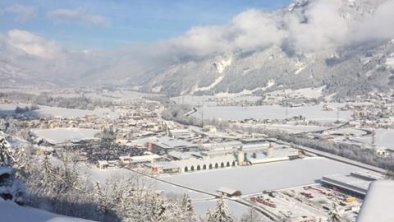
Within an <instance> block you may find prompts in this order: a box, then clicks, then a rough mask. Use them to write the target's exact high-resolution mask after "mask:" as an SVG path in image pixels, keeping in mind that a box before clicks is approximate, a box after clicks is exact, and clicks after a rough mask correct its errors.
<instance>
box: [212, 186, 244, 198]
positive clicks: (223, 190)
mask: <svg viewBox="0 0 394 222" xmlns="http://www.w3.org/2000/svg"><path fill="white" fill-rule="evenodd" d="M216 192H217V193H219V194H220V195H222V196H225V197H239V196H241V195H242V193H241V191H239V190H236V189H233V188H229V187H220V188H219V189H217V190H216Z"/></svg>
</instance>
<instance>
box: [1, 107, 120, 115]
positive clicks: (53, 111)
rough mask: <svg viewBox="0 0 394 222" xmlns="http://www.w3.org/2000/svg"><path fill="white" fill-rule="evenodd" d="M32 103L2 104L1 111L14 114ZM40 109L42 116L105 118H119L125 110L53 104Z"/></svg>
mask: <svg viewBox="0 0 394 222" xmlns="http://www.w3.org/2000/svg"><path fill="white" fill-rule="evenodd" d="M30 105H31V104H0V113H7V114H12V113H13V112H14V111H15V108H16V107H18V106H19V107H22V108H23V107H26V106H28V107H29V106H30ZM39 107H40V108H39V109H38V110H35V111H34V112H35V113H37V114H39V115H41V116H51V117H58V118H78V117H84V116H86V115H96V116H98V117H103V118H117V117H118V116H119V115H120V114H121V113H122V112H123V111H124V110H122V109H116V110H111V109H108V108H98V109H95V110H85V109H68V108H61V107H51V106H39Z"/></svg>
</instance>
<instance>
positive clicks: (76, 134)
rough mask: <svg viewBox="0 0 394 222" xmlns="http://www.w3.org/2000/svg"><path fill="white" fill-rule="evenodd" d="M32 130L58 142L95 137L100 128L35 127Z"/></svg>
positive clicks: (51, 140)
mask: <svg viewBox="0 0 394 222" xmlns="http://www.w3.org/2000/svg"><path fill="white" fill-rule="evenodd" d="M32 132H33V133H34V134H35V135H36V136H38V137H40V138H43V139H45V140H46V141H48V142H50V143H53V144H57V143H64V142H68V141H81V140H89V139H94V138H95V137H94V135H95V134H97V133H99V132H100V131H99V130H94V129H81V128H53V129H33V130H32Z"/></svg>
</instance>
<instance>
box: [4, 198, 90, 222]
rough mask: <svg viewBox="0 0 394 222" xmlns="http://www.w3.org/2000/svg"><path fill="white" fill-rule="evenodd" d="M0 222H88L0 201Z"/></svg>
mask: <svg viewBox="0 0 394 222" xmlns="http://www.w3.org/2000/svg"><path fill="white" fill-rule="evenodd" d="M0 221H4V222H88V221H91V220H84V219H80V218H75V217H67V216H63V215H59V214H54V213H50V212H48V211H44V210H40V209H36V208H31V207H22V206H19V205H17V204H15V203H14V202H11V201H4V200H0Z"/></svg>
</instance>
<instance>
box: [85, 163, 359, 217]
mask: <svg viewBox="0 0 394 222" xmlns="http://www.w3.org/2000/svg"><path fill="white" fill-rule="evenodd" d="M353 171H364V170H363V169H361V168H358V167H354V166H351V165H347V164H343V163H340V162H337V161H333V160H329V159H325V158H322V157H311V158H307V159H300V160H293V161H286V162H276V163H268V164H261V165H255V166H249V167H236V168H227V169H218V170H211V171H204V172H194V173H185V174H176V175H161V176H160V179H162V180H165V181H168V182H171V183H175V184H179V185H183V186H185V187H190V188H194V189H197V190H201V191H205V192H209V193H216V190H217V189H218V188H220V187H223V186H225V187H230V188H234V189H239V190H240V191H241V192H242V194H243V195H247V194H255V193H260V192H261V191H263V190H278V189H284V188H290V187H296V186H301V185H307V184H313V183H316V182H317V181H318V180H319V179H321V178H322V177H323V176H324V175H331V174H348V173H350V172H353ZM84 172H85V175H88V176H89V178H90V179H91V180H92V181H100V182H101V183H105V181H106V180H111V179H112V180H113V179H114V178H116V177H128V176H137V175H136V174H135V173H134V172H132V171H129V170H125V169H107V170H98V169H97V168H95V167H91V168H84ZM145 181H146V182H145V184H146V186H147V187H149V188H151V189H155V190H161V191H164V192H165V193H167V194H179V195H182V194H184V193H187V194H188V195H189V196H190V197H191V198H192V201H193V204H194V206H195V210H196V212H197V213H198V214H199V215H202V216H204V215H205V214H206V212H207V210H208V209H210V208H213V207H215V204H216V201H215V200H213V199H212V197H211V196H209V195H206V194H203V193H198V192H194V191H190V190H188V189H185V188H181V187H178V186H174V185H171V184H167V183H164V182H161V181H157V180H154V179H151V178H147V177H146V178H145ZM227 203H228V205H229V207H230V209H231V211H232V212H233V214H234V216H236V217H241V216H242V214H244V213H246V212H247V210H248V209H247V207H244V206H242V205H240V204H238V203H236V202H232V201H227Z"/></svg>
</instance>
